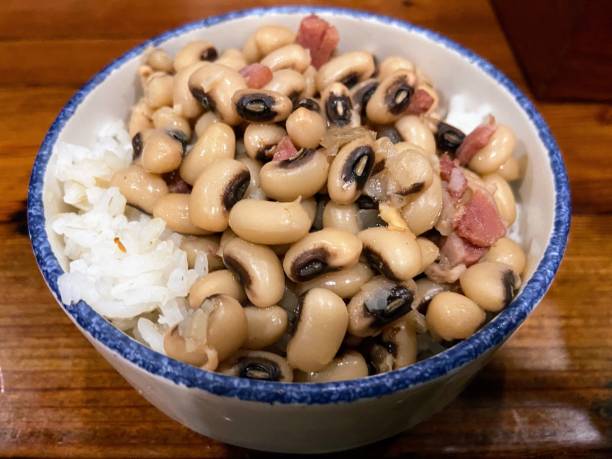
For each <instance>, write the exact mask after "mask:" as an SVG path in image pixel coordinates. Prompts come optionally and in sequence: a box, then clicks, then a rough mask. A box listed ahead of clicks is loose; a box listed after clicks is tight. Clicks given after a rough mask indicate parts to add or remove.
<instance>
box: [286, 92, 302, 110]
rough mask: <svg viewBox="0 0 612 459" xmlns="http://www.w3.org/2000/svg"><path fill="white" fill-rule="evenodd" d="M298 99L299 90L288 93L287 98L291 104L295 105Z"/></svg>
mask: <svg viewBox="0 0 612 459" xmlns="http://www.w3.org/2000/svg"><path fill="white" fill-rule="evenodd" d="M299 99H300V92H299V91H294V92H292V93H291V94H289V100H290V101H291V105H292V106H293V107H295V104H296V103H297V101H298V100H299Z"/></svg>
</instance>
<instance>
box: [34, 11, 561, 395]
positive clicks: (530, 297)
mask: <svg viewBox="0 0 612 459" xmlns="http://www.w3.org/2000/svg"><path fill="white" fill-rule="evenodd" d="M310 13H315V14H316V13H320V14H331V15H341V16H349V17H351V18H354V19H359V20H367V21H374V22H377V23H382V24H385V25H389V26H394V27H399V28H402V29H405V30H408V31H411V32H416V33H418V34H420V35H422V36H424V37H426V38H428V39H430V40H433V41H435V42H437V43H438V44H441V45H443V46H445V47H446V48H448V49H450V50H452V51H455V52H457V53H458V54H460V55H462V56H463V57H464V58H467V59H468V60H469V61H470V62H472V63H473V64H474V65H476V66H478V67H479V68H480V69H481V70H483V71H484V72H486V73H487V74H488V75H489V76H491V77H492V78H494V79H495V80H496V81H497V82H498V83H499V84H500V85H501V86H503V87H504V88H505V89H506V90H507V91H509V92H510V93H511V95H512V96H513V97H514V98H515V100H516V101H517V103H518V104H519V105H520V106H521V108H522V109H523V110H524V112H525V113H526V114H527V115H528V117H529V118H530V120H531V122H532V123H533V124H534V125H535V126H536V128H537V130H538V135H539V137H540V140H541V141H542V142H543V144H544V145H545V147H546V149H547V150H548V153H549V160H550V165H551V169H552V171H553V174H554V186H555V192H556V193H555V196H556V200H555V215H554V226H553V231H552V233H551V236H550V241H549V244H548V246H547V248H546V251H545V253H544V256H543V258H542V260H541V262H540V263H539V265H538V267H537V270H536V271H535V273H534V275H533V276H532V278H531V279H530V280H529V281H528V282H527V284H526V285H525V286H524V289H523V291H522V292H521V293H520V294H519V295H518V296H517V297H516V298H515V299H514V301H513V302H512V303H511V304H510V305H509V306H508V307H506V308H505V309H504V310H503V311H502V312H501V313H499V314H498V315H497V316H496V317H495V319H494V320H492V321H491V322H490V323H489V324H487V325H486V326H485V327H483V328H482V329H481V330H479V331H478V332H477V333H475V334H474V335H473V336H471V337H470V338H468V339H467V340H464V341H462V342H460V343H458V344H456V345H455V346H453V347H451V348H450V349H448V350H446V351H444V352H442V353H440V354H437V355H435V356H433V357H430V358H428V359H426V360H423V361H420V362H417V363H416V364H414V365H412V366H409V367H406V368H403V369H400V370H396V371H393V372H390V373H385V374H381V375H376V376H370V377H367V378H362V379H357V380H352V381H343V382H329V383H318V384H303V383H292V384H283V383H276V382H266V381H251V380H247V379H240V378H236V377H232V376H225V375H220V374H217V373H212V372H207V371H203V370H200V369H198V368H195V367H192V366H190V365H187V364H184V363H181V362H179V361H176V360H173V359H171V358H168V357H166V356H164V355H162V354H159V353H157V352H155V351H153V350H151V349H149V348H147V347H146V346H144V345H142V344H140V343H138V342H137V341H135V340H133V339H132V338H130V337H128V336H127V335H125V334H124V333H122V332H121V331H119V330H118V329H117V328H115V327H114V326H113V325H111V324H110V323H109V322H107V321H106V320H105V319H104V318H103V317H102V316H100V315H99V314H97V313H96V312H95V311H94V310H93V309H92V308H91V307H90V306H89V305H87V304H86V303H84V302H82V301H81V302H79V303H77V304H75V305H71V306H67V305H62V307H63V308H64V310H65V312H66V313H67V314H68V315H69V316H70V317H71V318H72V319H73V320H74V321H75V322H77V323H78V324H79V325H80V326H81V327H82V328H83V329H84V330H86V331H87V332H88V334H89V335H91V337H93V339H95V340H96V341H97V342H98V343H100V344H101V345H103V346H105V347H106V348H108V349H109V350H111V351H112V352H114V353H116V354H118V355H120V356H121V357H123V358H124V359H126V360H128V361H130V362H131V363H132V364H134V365H136V366H138V367H140V368H141V369H143V370H145V371H147V372H149V373H151V374H153V375H156V376H159V377H162V378H164V379H167V380H169V381H172V382H174V383H176V384H178V385H182V386H185V387H189V388H198V389H201V390H204V391H207V392H209V393H212V394H215V395H219V396H224V397H233V398H238V399H240V400H248V401H254V402H263V403H270V404H272V403H279V404H328V403H347V402H352V401H355V400H358V399H365V398H371V397H381V396H384V395H387V394H391V393H394V392H397V391H400V390H403V389H406V388H410V387H414V386H417V385H421V384H424V383H426V382H428V381H431V380H433V379H436V378H438V377H441V376H444V375H446V374H449V373H450V372H454V371H456V370H458V369H459V368H460V367H462V366H464V365H466V364H468V363H469V362H471V361H473V360H474V359H476V358H477V357H479V356H481V355H482V354H484V353H486V352H487V351H490V350H493V349H494V348H495V346H497V345H499V344H500V343H502V342H503V341H504V340H505V338H506V337H507V336H508V335H509V334H510V333H512V332H513V331H514V330H515V329H516V328H517V327H518V326H519V325H520V324H521V323H522V322H523V321H524V320H525V318H526V317H527V316H528V315H529V313H530V312H531V311H532V310H533V309H534V308H535V306H536V305H537V304H538V302H539V301H540V300H541V299H542V297H543V296H544V294H545V293H546V291H547V290H548V288H549V287H550V284H551V283H552V280H553V278H554V275H555V273H556V271H557V269H558V267H559V264H560V262H561V259H562V258H563V253H564V251H565V246H566V244H567V237H568V233H569V227H570V219H571V217H570V215H571V204H570V190H569V184H568V179H567V172H566V169H565V165H564V163H563V159H562V157H561V153H560V151H559V148H558V146H557V144H556V142H555V139H554V138H553V136H552V134H551V132H550V129H549V128H548V126H547V125H546V123H545V121H544V120H543V119H542V116H541V115H540V114H539V113H538V111H537V110H536V109H535V107H534V106H533V104H532V103H531V102H530V101H529V99H528V98H527V97H526V96H525V95H524V94H523V93H522V92H521V91H520V90H519V89H518V88H517V87H516V86H515V85H514V83H512V82H511V81H510V80H509V79H508V78H507V77H506V76H505V75H504V74H503V73H502V72H501V71H499V70H498V69H497V68H495V67H494V66H493V65H492V64H491V63H489V62H488V61H486V60H485V59H483V58H481V57H480V56H478V55H476V54H475V53H474V52H472V51H470V50H468V49H466V48H464V47H463V46H461V45H459V44H457V43H455V42H454V41H452V40H450V39H448V38H446V37H444V36H442V35H440V34H438V33H436V32H433V31H431V30H428V29H425V28H422V27H419V26H416V25H413V24H411V23H408V22H406V21H403V20H400V19H396V18H392V17H388V16H383V15H379V14H374V13H369V12H365V11H360V10H354V9H349V8H338V7H314V6H305V5H298V6H279V7H261V8H250V9H244V10H238V11H233V12H230V13H227V14H222V15H217V16H211V17H208V18H205V19H203V20H199V21H195V22H192V23H188V24H185V25H183V26H180V27H178V28H175V29H172V30H169V31H167V32H164V33H162V34H160V35H158V36H156V37H154V38H152V39H150V40H147V41H145V42H144V43H142V44H141V45H139V46H137V47H135V48H133V49H131V50H130V51H128V52H126V53H125V54H123V55H122V56H121V57H119V58H117V59H116V60H114V61H113V62H111V63H110V64H109V65H107V66H106V67H105V68H104V69H102V70H101V71H100V72H98V73H97V74H96V75H95V76H93V77H92V78H91V80H89V81H88V82H87V83H86V84H85V85H84V86H83V87H82V88H81V89H80V90H79V91H77V92H76V94H75V95H74V96H73V97H72V98H71V99H70V100H69V101H68V103H66V105H65V106H64V107H63V108H62V110H61V112H60V113H59V115H58V116H57V118H56V119H55V121H54V122H53V124H52V125H51V127H50V128H49V131H48V132H47V134H46V136H45V139H44V141H43V143H42V145H41V147H40V150H39V152H38V154H37V156H36V159H35V162H34V166H33V169H32V175H31V178H30V186H29V193H28V230H29V235H30V239H31V241H32V247H33V251H34V254H35V257H36V261H37V263H38V265H39V268H40V270H41V272H42V274H43V277H44V279H45V281H46V282H47V284H48V285H49V288H50V289H51V291H52V293H53V294H54V296H55V297H56V298H57V299H58V301H59V291H58V285H57V281H58V277H59V275H61V274H62V273H63V270H62V268H61V266H60V265H59V262H58V260H57V258H56V257H55V255H54V254H53V252H52V250H51V246H50V243H49V240H48V237H47V234H46V230H45V217H44V209H43V198H42V190H43V181H44V174H45V170H46V166H47V163H48V161H49V158H50V156H51V153H52V151H53V146H54V144H55V142H56V140H57V138H58V136H59V133H60V132H61V130H62V129H63V127H64V126H65V124H66V122H67V121H68V120H69V119H70V117H71V116H72V115H73V114H74V112H75V110H76V109H77V107H78V106H79V104H80V103H81V102H82V101H83V99H84V98H85V97H86V96H87V94H88V93H89V92H91V91H92V90H93V89H94V88H95V87H97V86H98V85H99V84H100V83H101V82H102V81H103V80H104V79H105V78H106V77H107V76H108V75H109V74H110V73H111V72H112V71H113V70H114V69H116V68H117V67H119V66H121V65H122V64H123V63H124V62H126V61H128V60H130V59H131V58H133V57H135V56H137V55H139V54H141V53H142V52H143V51H144V50H145V49H146V48H147V47H149V46H156V45H160V44H162V43H163V42H164V41H166V40H168V39H170V38H173V37H175V36H177V35H181V34H183V33H185V32H189V31H192V30H194V29H200V28H206V27H209V26H212V25H215V24H219V23H223V22H227V21H231V20H235V19H240V18H244V17H247V16H262V15H266V14H304V15H305V14H310ZM60 303H61V301H60Z"/></svg>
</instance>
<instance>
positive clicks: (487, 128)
mask: <svg viewBox="0 0 612 459" xmlns="http://www.w3.org/2000/svg"><path fill="white" fill-rule="evenodd" d="M495 129H497V128H496V126H495V118H493V117H492V116H490V117H489V120H488V122H487V123H486V124H481V125H480V126H478V127H477V128H476V129H474V130H473V131H472V132H470V133H469V134H468V135H467V136H466V137H465V139H463V142H461V145H459V148H457V155H456V156H457V159H458V160H459V164H461V165H462V166H465V165H466V164H467V163H469V162H470V161H471V159H472V158H473V157H474V155H475V154H476V153H478V151H479V150H481V149H483V148H484V147H485V145H486V144H487V143H489V140H491V137H492V136H493V134H494V133H495Z"/></svg>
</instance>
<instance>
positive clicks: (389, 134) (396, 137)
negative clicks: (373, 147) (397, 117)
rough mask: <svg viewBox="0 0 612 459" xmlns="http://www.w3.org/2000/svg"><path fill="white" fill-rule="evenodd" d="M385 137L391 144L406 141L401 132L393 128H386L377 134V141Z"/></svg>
mask: <svg viewBox="0 0 612 459" xmlns="http://www.w3.org/2000/svg"><path fill="white" fill-rule="evenodd" d="M383 137H386V138H388V139H389V140H390V141H391V143H399V142H401V141H402V140H404V139H402V136H401V134H400V133H399V131H398V130H397V129H395V128H394V127H393V126H385V127H383V128H381V129H380V130H379V131H378V132H377V133H376V138H377V139H381V138H383Z"/></svg>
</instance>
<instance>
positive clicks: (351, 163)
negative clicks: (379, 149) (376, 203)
mask: <svg viewBox="0 0 612 459" xmlns="http://www.w3.org/2000/svg"><path fill="white" fill-rule="evenodd" d="M373 166H374V150H373V149H372V147H370V146H369V145H361V146H359V147H357V148H355V149H354V150H353V151H352V152H351V153H350V154H349V155H348V157H347V158H346V162H345V163H344V167H343V168H342V175H341V177H342V180H343V181H344V182H345V183H355V185H356V187H357V189H358V190H361V189H362V188H363V187H364V185H365V182H366V181H367V180H368V177H369V176H370V174H371V172H372V167H373Z"/></svg>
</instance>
